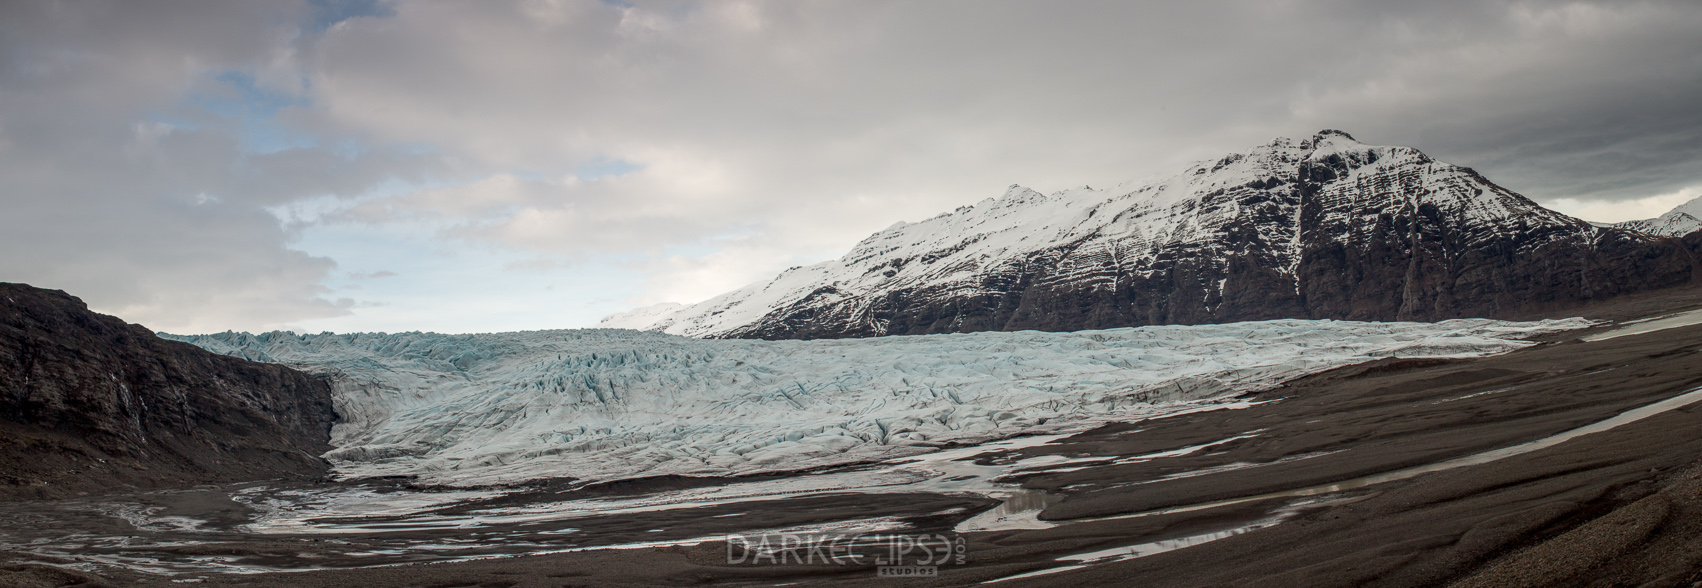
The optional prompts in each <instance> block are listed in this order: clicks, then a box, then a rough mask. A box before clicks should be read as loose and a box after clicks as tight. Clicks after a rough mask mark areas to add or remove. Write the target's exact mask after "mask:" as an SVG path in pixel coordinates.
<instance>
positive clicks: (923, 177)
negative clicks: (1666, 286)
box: [0, 0, 1702, 333]
mask: <svg viewBox="0 0 1702 588" xmlns="http://www.w3.org/2000/svg"><path fill="white" fill-rule="evenodd" d="M1324 128H1334V129H1342V130H1345V131H1348V132H1350V133H1352V134H1353V135H1354V136H1355V137H1357V138H1359V139H1360V140H1362V141H1365V142H1368V143H1373V144H1385V145H1409V146H1413V147H1417V148H1419V149H1422V150H1424V151H1425V152H1427V153H1429V154H1430V155H1432V156H1434V157H1436V158H1438V159H1441V160H1444V161H1449V162H1452V163H1457V164H1461V165H1466V166H1470V167H1473V168H1476V169H1477V170H1479V171H1480V172H1482V173H1483V174H1484V175H1485V176H1487V177H1488V178H1489V179H1490V180H1492V181H1495V182H1497V183H1499V184H1501V185H1503V186H1506V187H1508V188H1509V189H1512V190H1514V191H1516V192H1520V193H1522V194H1524V195H1526V196H1529V197H1531V198H1532V199H1535V200H1536V201H1538V202H1541V203H1543V204H1545V205H1548V206H1550V207H1553V208H1556V209H1557V210H1560V211H1562V212H1566V213H1568V214H1573V215H1575V216H1579V217H1581V218H1585V219H1588V220H1600V221H1617V220H1629V219H1633V218H1647V217H1652V216H1656V215H1658V214H1660V213H1662V212H1665V211H1666V210H1668V209H1670V208H1672V207H1673V206H1676V205H1677V204H1680V203H1682V202H1684V201H1686V200H1688V199H1690V198H1694V197H1698V196H1702V3H1698V2H1695V1H1694V0H1690V1H1677V2H1621V1H1615V2H1601V3H1588V2H1580V3H1560V2H1383V3H1372V2H1301V1H1281V0H1257V1H1248V2H1229V1H1224V2H1175V3H1169V4H1168V5H1166V4H1164V3H1158V2H1124V1H1117V2H1085V1H1072V2H1039V1H1036V2H996V1H987V0H973V1H968V0H966V1H960V2H947V1H905V2H876V1H870V0H854V1H845V2H807V1H798V0H786V1H776V2H678V3H676V2H632V3H628V2H622V1H620V0H612V1H604V2H597V1H588V2H576V1H565V0H564V1H549V0H537V1H518V2H498V1H480V2H466V1H460V0H457V1H446V2H432V1H420V2H412V1H407V2H394V3H392V2H382V1H380V2H340V1H305V2H299V3H298V2H288V1H278V0H268V1H265V2H259V1H257V2H251V3H243V2H225V1H212V0H208V1H205V2H155V1H150V2H126V1H121V0H111V1H78V0H64V1H58V2H46V1H39V2H38V1H29V0H11V1H7V2H3V3H0V281H9V282H24V283H29V284H33V285H36V286H41V287H47V288H58V289H63V290H66V291H68V292H70V293H72V294H74V295H77V296H80V297H82V298H83V299H84V300H86V301H88V302H89V304H90V305H91V306H92V307H93V308H95V309H96V310H100V311H102V312H107V313H111V314H116V315H118V316H120V317H123V318H125V319H127V320H130V321H132V322H140V323H142V324H145V325H147V326H148V327H151V328H154V329H158V330H166V331H172V332H179V333H194V332H211V331H221V330H225V329H236V330H250V331H257V330H270V329H275V328H286V329H294V330H299V331H313V332H317V331H321V330H331V331H339V332H342V331H357V330H374V331H376V330H382V331H404V330H416V329H417V330H437V331H445V332H473V331H503V330H520V329H542V328H565V327H579V326H588V325H590V324H592V323H594V322H595V321H596V320H597V319H598V318H600V317H602V316H604V315H606V314H609V313H612V312H616V311H621V310H626V309H628V308H632V307H635V306H640V305H645V304H650V303H655V302H662V301H680V302H693V301H697V300H701V299H704V298H707V297H709V296H712V295H714V294H718V293H720V292H722V291H725V290H729V289H732V288H735V287H738V286H741V285H743V284H746V283H749V282H752V281H755V280H757V279H761V278H766V277H768V276H770V275H772V274H774V273H776V272H778V271H780V270H783V269H785V268H786V267H789V266H793V265H801V264H805V263H812V262H816V261H820V260H823V259H828V258H832V257H837V256H838V255H840V254H841V253H843V252H844V251H845V250H847V249H848V248H849V247H850V246H851V245H852V244H853V243H855V242H857V241H858V240H860V239H862V238H863V237H865V236H867V235H868V234H869V233H872V232H874V231H877V230H880V229H882V228H884V227H886V226H888V225H891V224H892V223H893V222H895V221H899V220H904V221H916V220H921V219H924V218H927V217H930V216H933V215H935V214H937V213H939V212H942V211H946V210H950V209H953V208H955V207H957V206H960V205H963V204H969V203H973V202H976V201H979V200H981V199H983V198H987V197H996V196H998V195H1000V194H1002V193H1003V192H1004V189H1005V188H1006V187H1007V186H1009V185H1010V184H1013V183H1015V184H1022V185H1025V186H1029V187H1032V188H1035V189H1037V190H1040V191H1043V192H1050V191H1054V190H1060V189H1065V188H1069V187H1074V186H1080V185H1083V184H1087V185H1094V186H1102V185H1112V184H1116V183H1118V182H1120V181H1124V180H1128V179H1133V178H1139V177H1144V176H1148V175H1151V174H1154V173H1161V172H1164V171H1166V170H1171V169H1175V168H1178V167H1179V166H1181V165H1184V164H1185V163H1187V162H1189V161H1192V160H1196V159H1202V158H1208V157H1214V156H1217V155H1221V154H1223V153H1227V152H1230V151H1235V150H1242V149H1246V148H1248V147H1251V146H1253V145H1256V144H1260V143H1264V142H1268V141H1269V140H1271V139H1272V138H1274V137H1278V136H1291V137H1304V136H1309V135H1310V134H1311V133H1313V132H1315V131H1317V130H1319V129H1324Z"/></svg>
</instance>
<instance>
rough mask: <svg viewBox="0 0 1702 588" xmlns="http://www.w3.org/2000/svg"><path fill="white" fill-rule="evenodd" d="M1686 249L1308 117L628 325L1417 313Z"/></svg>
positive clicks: (1675, 258)
mask: <svg viewBox="0 0 1702 588" xmlns="http://www.w3.org/2000/svg"><path fill="white" fill-rule="evenodd" d="M1696 266H1697V257H1696V255H1695V253H1694V252H1693V251H1691V249H1690V248H1689V247H1687V246H1685V245H1684V244H1683V243H1682V242H1680V241H1678V240H1673V239H1661V238H1658V237H1655V236H1650V235H1646V234H1642V233H1637V232H1631V231H1626V230H1622V229H1618V228H1611V227H1608V228H1604V227H1597V226H1594V225H1591V224H1590V223H1586V222H1584V221H1581V220H1578V219H1575V218H1572V217H1569V216H1566V215H1564V214H1561V213H1558V212H1555V211H1552V210H1548V209H1546V208H1543V207H1541V206H1540V205H1538V204H1536V203H1535V202H1532V201H1531V200H1529V199H1527V198H1525V197H1523V196H1521V195H1519V194H1517V193H1515V192H1512V191H1510V190H1507V189H1506V188H1503V187H1501V186H1498V185H1495V184H1494V183H1492V182H1490V181H1489V180H1487V179H1485V178H1483V176H1481V175H1480V174H1478V173H1477V172H1476V171H1474V170H1471V169H1470V168H1465V167H1460V166H1455V165H1452V164H1447V163H1444V162H1439V161H1436V160H1434V159H1432V158H1430V157H1429V156H1427V155H1425V154H1423V153H1421V152H1419V151H1418V150H1416V149H1412V148H1410V147H1398V146H1373V145H1367V144H1364V143H1361V142H1359V141H1357V140H1356V139H1354V138H1353V137H1352V136H1351V135H1349V134H1347V133H1345V132H1342V131H1336V130H1325V131H1320V132H1319V133H1317V134H1315V135H1313V136H1312V137H1309V138H1306V139H1301V140H1294V139H1287V138H1279V139H1276V140H1274V141H1272V142H1270V143H1268V144H1265V145H1260V146H1257V147H1254V148H1252V149H1250V150H1247V151H1243V152H1238V153H1232V154H1229V155H1226V156H1224V157H1221V158H1218V159H1213V160H1205V161H1202V162H1197V163H1195V164H1192V165H1190V166H1188V167H1187V168H1185V169H1184V170H1183V171H1181V172H1179V173H1177V174H1173V175H1169V176H1161V177H1159V178H1157V179H1155V180H1149V181H1145V182H1130V183H1124V184H1121V185H1119V186H1118V187H1116V188H1113V189H1108V190H1094V189H1092V188H1089V187H1086V186H1083V187H1081V188H1075V189H1071V190H1064V191H1060V192H1056V193H1053V194H1051V195H1045V194H1041V193H1039V192H1036V191H1034V190H1031V189H1028V188H1023V187H1021V186H1014V185H1013V186H1012V187H1011V188H1010V189H1008V190H1007V191H1006V192H1005V194H1004V195H1003V196H1001V197H1000V198H998V199H987V200H983V201H981V202H979V203H977V204H975V205H971V206H964V207H959V208H958V209H956V210H954V211H951V212H946V213H942V214H940V215H937V216H935V217H933V218H930V219H927V220H924V221H921V222H917V223H903V222H900V223H896V224H894V225H892V226H891V227H888V228H887V229H885V230H882V231H880V232H877V233H875V234H873V235H871V236H870V237H868V238H867V239H864V240H863V241H862V242H859V243H858V244H857V245H856V246H854V247H853V248H852V249H851V250H850V251H849V252H848V253H846V254H845V255H844V256H842V257H840V258H839V259H835V260H828V261H824V262H821V263H817V264H814V265H810V266H804V267H799V268H793V269H790V270H787V271H786V272H783V273H781V274H780V275H779V276H777V277H775V278H773V279H771V280H767V281H762V282H757V283H754V284H751V285H749V286H745V287H743V288H740V289H737V290H734V291H732V292H728V293H725V294H722V295H720V296H717V297H715V298H711V299H709V300H706V301H704V302H700V303H697V304H694V305H689V306H685V307H683V308H679V309H677V310H675V311H673V312H670V313H666V314H663V315H661V316H659V317H658V318H657V320H656V321H654V322H652V323H650V324H648V325H644V326H643V328H644V329H645V330H656V331H662V332H667V333H672V334H681V335H688V336H694V337H721V338H725V337H730V338H763V339H787V338H802V339H815V338H839V337H863V336H880V335H901V334H924V333H950V332H971V331H983V330H1021V329H1038V330H1053V331H1059V330H1079V329H1092V328H1113V327H1123V326H1139V325H1155V324H1208V323H1223V322H1233V321H1243V320H1265V319H1276V318H1319V319H1322V318H1328V319H1346V320H1384V321H1386V320H1421V321H1434V320H1443V319H1448V318H1460V317H1468V316H1471V317H1501V316H1507V315H1511V314H1515V313H1520V312H1528V311H1531V310H1536V309H1558V308H1565V307H1569V306H1575V305H1578V304H1582V303H1585V302H1589V301H1592V300H1599V299H1603V298H1608V297H1612V296H1616V295H1619V294H1623V293H1628V292H1634V291H1641V290H1649V289H1655V288H1661V287H1667V286H1675V285H1679V284H1684V283H1687V282H1689V281H1690V280H1691V278H1692V276H1693V275H1695V273H1696V271H1697V267H1696Z"/></svg>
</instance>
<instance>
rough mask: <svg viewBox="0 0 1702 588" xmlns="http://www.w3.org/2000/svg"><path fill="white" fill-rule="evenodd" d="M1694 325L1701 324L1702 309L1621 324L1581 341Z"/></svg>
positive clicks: (1600, 339)
mask: <svg viewBox="0 0 1702 588" xmlns="http://www.w3.org/2000/svg"><path fill="white" fill-rule="evenodd" d="M1695 324H1702V309H1697V310H1692V311H1689V312H1681V313H1678V314H1674V315H1668V316H1663V317H1656V318H1652V319H1643V320H1640V321H1632V322H1629V323H1623V324H1621V325H1620V327H1619V328H1617V329H1613V330H1611V331H1605V332H1601V333H1596V334H1594V335H1590V336H1587V337H1583V340H1585V341H1602V340H1605V339H1612V338H1614V337H1624V336H1626V335H1641V334H1643V333H1653V332H1655V331H1663V330H1666V329H1673V328H1678V327H1688V326H1690V325H1695Z"/></svg>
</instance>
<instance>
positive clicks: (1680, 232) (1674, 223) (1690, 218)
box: [1612, 198, 1702, 237]
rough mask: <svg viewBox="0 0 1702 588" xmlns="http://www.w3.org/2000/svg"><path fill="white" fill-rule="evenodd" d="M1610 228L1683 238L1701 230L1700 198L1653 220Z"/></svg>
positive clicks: (1701, 204)
mask: <svg viewBox="0 0 1702 588" xmlns="http://www.w3.org/2000/svg"><path fill="white" fill-rule="evenodd" d="M1612 226H1613V227H1616V228H1620V229H1625V230H1629V231H1638V232H1642V233H1648V234H1651V235H1663V236H1667V237H1683V236H1685V235H1689V234H1691V233H1694V232H1696V231H1698V230H1702V198H1697V199H1695V200H1691V201H1689V202H1686V203H1684V204H1680V205H1678V206H1677V207H1675V208H1673V209H1672V210H1670V211H1667V213H1666V214H1663V215H1660V216H1658V217H1655V218H1651V219H1646V220H1634V221H1625V222H1622V223H1614V224H1613V225H1612Z"/></svg>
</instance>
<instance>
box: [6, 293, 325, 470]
mask: <svg viewBox="0 0 1702 588" xmlns="http://www.w3.org/2000/svg"><path fill="white" fill-rule="evenodd" d="M332 419H333V414H332V410H331V391H330V386H329V385H328V384H326V383H325V382H322V381H320V380H317V379H314V378H312V377H310V376H308V375H306V374H302V373H300V372H297V371H295V370H292V369H289V368H286V367H283V366H278V365H269V364H260V363H254V362H250V361H244V360H241V359H236V358H232V357H226V356H222V355H216V354H213V353H208V352H206V351H204V350H202V349H200V348H198V347H195V346H193V345H189V344H187V343H179V342H176V341H167V340H164V339H160V338H159V337H156V336H155V335H154V334H153V333H152V332H150V331H149V330H148V329H146V328H144V327H142V326H141V325H134V324H126V323H125V322H124V321H122V320H119V319H118V318H115V317H111V316H107V315H102V314H97V313H94V312H91V311H89V309H88V307H87V305H85V304H83V302H82V301H81V300H78V299H77V298H76V297H73V296H70V295H68V294H66V293H64V292H60V291H58V290H42V289H39V288H33V287H30V286H27V285H22V284H6V283H0V499H4V498H45V497H54V496H67V495H75V494H83V493H91V492H101V491H106V490H119V489H126V488H138V487H139V488H155V487H171V486H188V485H193V484H198V483H205V482H220V481H234V480H244V479H259V478H275V477H312V476H319V475H322V474H323V473H324V472H325V471H326V467H327V466H326V464H325V463H324V462H323V461H322V460H320V459H319V458H318V457H316V456H317V455H318V454H320V453H323V452H325V451H326V450H329V449H330V447H329V446H328V445H327V444H326V442H327V441H328V440H329V438H330V429H331V421H332Z"/></svg>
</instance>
